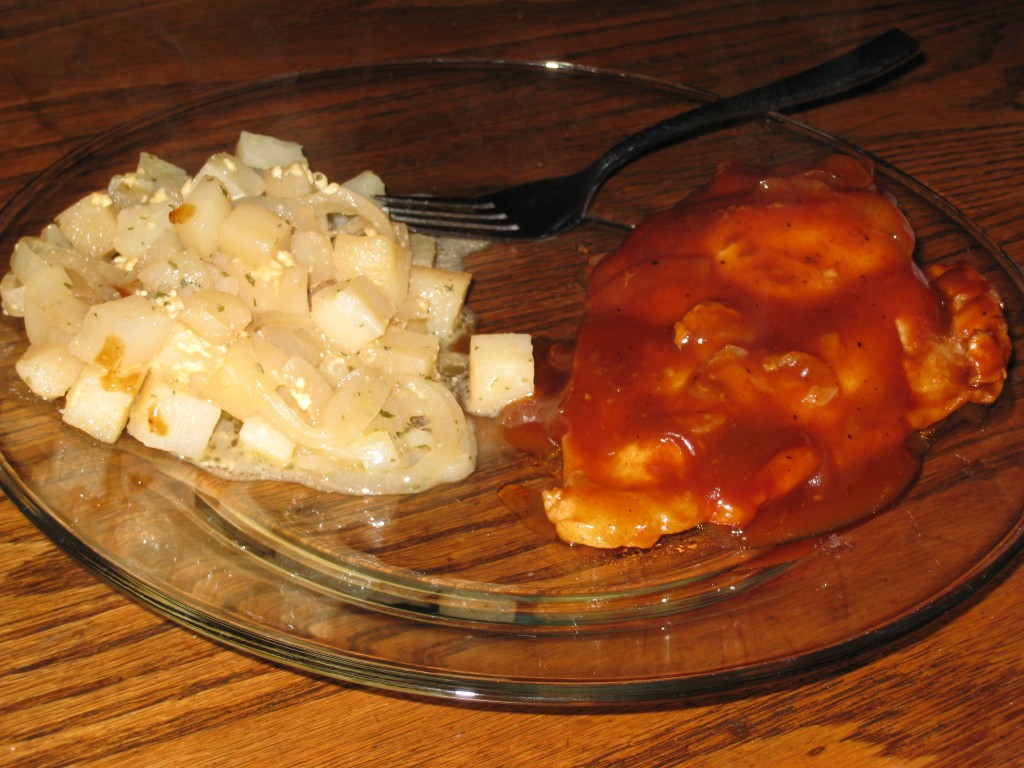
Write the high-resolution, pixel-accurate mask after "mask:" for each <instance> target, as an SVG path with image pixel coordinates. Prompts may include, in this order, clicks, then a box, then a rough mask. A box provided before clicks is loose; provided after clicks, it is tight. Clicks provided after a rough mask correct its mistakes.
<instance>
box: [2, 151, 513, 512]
mask: <svg viewBox="0 0 1024 768" xmlns="http://www.w3.org/2000/svg"><path fill="white" fill-rule="evenodd" d="M381 192H383V184H382V182H381V180H380V179H379V178H378V177H376V176H375V175H374V174H372V173H370V172H364V173H362V174H360V175H358V176H356V177H355V178H352V179H350V180H348V181H346V182H344V183H337V182H333V181H330V180H329V179H328V178H327V177H326V176H325V175H324V174H323V173H320V172H317V171H314V170H313V169H311V168H310V164H309V162H308V160H307V159H306V157H305V156H304V153H303V150H302V147H301V146H300V145H298V144H295V143H293V142H290V141H284V140H281V139H277V138H274V137H269V136H262V135H258V134H253V133H248V132H243V133H242V134H241V136H240V137H239V140H238V144H237V146H236V147H235V148H234V149H233V151H232V152H222V153H218V154H215V155H213V156H212V157H210V158H209V159H208V160H207V161H206V163H205V164H204V165H203V166H202V167H201V168H200V169H199V170H198V171H197V172H196V173H195V174H193V175H191V176H190V175H188V174H187V173H186V172H185V171H184V170H183V169H181V168H179V167H177V166H175V165H173V164H171V163H169V162H167V161H165V160H163V159H160V158H158V157H155V156H153V155H149V154H145V153H144V154H142V155H141V157H140V159H139V163H138V167H137V168H136V169H135V170H134V171H132V172H130V173H124V174H120V175H117V176H114V177H113V178H112V179H111V181H110V184H109V185H108V187H107V189H105V190H100V191H96V192H93V193H91V194H89V195H87V196H86V197H84V198H82V199H81V200H79V201H78V202H76V203H74V204H73V205H71V206H70V207H69V208H68V209H67V210H65V211H63V212H62V213H60V214H59V215H58V216H57V217H56V220H55V221H54V223H52V224H50V225H48V226H47V227H45V229H44V230H43V231H42V232H41V233H40V234H39V235H38V236H35V237H23V238H21V239H20V240H19V241H18V243H17V244H16V246H15V248H14V252H13V254H12V255H11V270H10V272H9V273H8V274H7V275H6V276H5V277H4V278H3V281H2V284H0V292H2V298H3V310H4V312H5V313H6V314H8V315H11V316H15V317H21V318H23V319H24V325H25V332H26V334H27V336H28V341H29V347H28V349H27V351H26V352H25V353H24V355H23V356H22V357H21V358H20V359H19V360H18V361H17V364H16V369H17V372H18V375H19V376H20V377H21V378H22V379H23V380H24V382H25V383H26V384H27V385H28V387H29V388H30V389H31V390H32V392H33V393H35V394H36V395H37V396H39V397H41V398H44V399H46V400H51V401H57V402H58V403H59V404H60V406H61V414H62V418H63V420H64V422H66V423H67V424H68V425H70V426H72V427H75V428H77V429H80V430H82V431H84V432H86V433H88V434H89V435H91V436H92V437H93V438H95V439H96V440H99V441H102V442H104V443H113V442H115V441H117V440H118V439H119V438H120V436H121V434H122V432H127V433H128V435H130V436H131V437H132V438H134V439H136V440H138V441H139V442H141V443H143V444H145V445H147V446H149V447H151V448H155V449H159V450H163V451H167V452H169V453H171V454H174V455H176V456H180V457H182V458H184V459H187V460H189V461H192V462H195V463H197V464H199V465H201V466H203V467H205V468H207V469H209V470H211V471H213V472H215V473H217V474H220V475H222V476H225V477H229V478H256V477H258V478H267V479H275V480H287V481H295V482H300V483H303V484H305V485H308V486H311V487H314V488H318V489H322V490H325V491H334V492H340V493H348V494H384V493H411V492H417V491H422V490H425V489H427V488H431V487H433V486H435V485H437V484H439V483H446V482H453V481H457V480H460V479H462V478H464V477H465V476H467V475H468V474H469V473H470V472H472V471H473V469H474V467H475V462H476V441H475V437H474V432H473V427H472V424H471V423H470V422H469V420H468V419H467V413H466V409H468V410H469V411H470V412H471V413H475V414H480V415H493V414H495V413H497V412H498V411H499V410H500V409H501V407H502V406H504V405H505V404H506V403H508V402H510V401H511V400H514V399H516V398H520V397H525V396H528V395H530V394H531V393H532V386H533V369H532V365H533V360H532V351H531V349H530V346H529V344H528V343H526V344H524V343H523V340H524V338H525V339H526V341H527V342H528V337H523V336H520V335H518V334H493V335H487V334H478V335H475V336H472V338H471V342H470V344H469V348H470V350H471V351H470V352H469V353H466V352H460V351H456V350H455V349H453V348H452V347H453V343H454V342H456V341H457V340H459V339H462V340H463V344H462V345H461V347H462V348H464V347H465V346H466V344H465V343H464V341H465V339H464V337H466V336H467V335H471V334H472V331H473V325H472V315H471V313H469V311H468V309H467V308H466V307H465V305H464V303H465V298H466V292H467V289H468V287H469V284H470V275H469V274H467V273H466V272H464V271H461V270H460V269H458V268H450V267H451V265H450V264H446V263H441V262H438V256H437V247H436V243H435V241H434V240H432V239H430V238H427V237H424V236H419V235H410V233H409V232H408V231H407V230H406V228H405V227H404V226H403V225H398V224H395V223H393V222H391V221H390V220H389V219H388V217H387V216H386V215H385V213H384V212H383V211H382V210H381V209H380V207H379V206H378V205H377V204H376V203H375V202H374V201H373V199H372V197H373V195H375V194H379V193H381ZM471 370H472V371H473V375H472V376H470V371H471ZM460 400H461V404H460Z"/></svg>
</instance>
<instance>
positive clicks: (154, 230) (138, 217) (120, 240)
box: [114, 200, 175, 259]
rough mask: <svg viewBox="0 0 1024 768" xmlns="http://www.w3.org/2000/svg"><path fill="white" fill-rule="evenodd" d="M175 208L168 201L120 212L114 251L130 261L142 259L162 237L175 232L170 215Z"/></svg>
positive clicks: (124, 209) (125, 209)
mask: <svg viewBox="0 0 1024 768" xmlns="http://www.w3.org/2000/svg"><path fill="white" fill-rule="evenodd" d="M174 208H175V205H174V203H173V202H171V201H169V200H166V201H164V202H161V203H148V204H146V205H139V206H135V207H132V208H123V209H121V210H120V211H118V213H117V233H116V234H115V236H114V249H115V250H116V251H117V252H118V253H120V254H121V255H122V256H126V257H128V258H129V259H139V258H141V257H142V255H143V254H144V253H145V252H146V251H147V250H149V248H150V246H152V245H153V243H155V242H156V241H157V240H158V239H159V238H160V236H161V235H163V234H164V233H165V232H168V231H173V225H172V224H171V219H170V214H171V211H173V210H174Z"/></svg>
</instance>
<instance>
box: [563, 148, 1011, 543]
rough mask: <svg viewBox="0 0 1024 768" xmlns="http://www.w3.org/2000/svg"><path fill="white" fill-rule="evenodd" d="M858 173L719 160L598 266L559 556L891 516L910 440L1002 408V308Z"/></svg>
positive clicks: (567, 427) (751, 538)
mask: <svg viewBox="0 0 1024 768" xmlns="http://www.w3.org/2000/svg"><path fill="white" fill-rule="evenodd" d="M914 243H915V239H914V233H913V231H912V230H911V227H910V225H909V223H908V222H907V220H906V219H905V217H904V216H903V214H902V213H901V211H900V209H899V207H898V205H897V202H896V201H895V200H893V199H891V198H890V197H888V196H887V195H885V194H884V193H883V192H881V191H879V190H878V189H877V187H876V185H875V181H874V178H873V174H872V172H871V170H870V169H869V168H866V167H865V166H864V165H863V164H861V163H860V162H859V161H858V160H855V159H853V158H851V157H847V156H830V157H827V158H825V159H822V160H819V161H818V162H815V163H809V162H795V163H791V164H787V165H783V166H781V167H778V168H774V169H770V168H751V167H743V166H740V165H735V164H726V165H724V166H722V167H721V168H720V170H719V171H718V173H717V175H716V176H715V177H714V179H713V180H712V181H711V182H710V184H709V185H708V186H707V187H705V188H704V189H702V190H699V191H698V192H696V193H694V194H693V195H691V196H690V197H689V198H688V199H687V200H685V201H684V202H683V203H682V204H680V205H679V206H677V207H676V208H674V209H671V210H668V211H665V212H662V213H657V214H655V215H653V216H651V217H650V218H649V219H648V220H647V221H646V222H645V223H644V224H642V225H641V226H640V227H639V228H638V229H637V231H636V232H635V233H634V234H633V235H632V236H631V237H630V238H629V240H628V241H627V242H626V243H625V244H624V245H623V246H622V247H621V249H619V250H618V251H617V252H616V253H614V254H612V255H610V256H608V257H607V258H605V259H604V260H602V261H601V262H599V263H598V265H597V266H596V268H595V270H594V272H593V274H592V276H591V279H590V282H589V286H588V294H587V300H586V314H585V319H584V321H583V325H582V327H581V329H580V331H579V335H578V339H577V341H576V348H575V353H574V358H573V362H572V367H571V372H570V376H569V381H568V385H567V388H566V391H565V395H564V399H563V400H562V401H561V405H560V407H559V409H558V410H557V414H556V415H555V416H554V417H553V418H550V419H549V420H548V421H549V430H550V431H552V432H553V433H554V434H556V435H558V436H560V440H561V449H562V463H563V467H562V481H561V485H560V486H559V487H557V488H554V489H552V490H549V491H547V492H545V493H544V505H545V510H546V512H547V515H548V517H549V518H550V520H551V521H552V522H553V523H554V524H555V525H556V527H557V530H558V533H559V535H560V536H561V537H562V538H563V539H564V540H566V541H571V542H579V543H583V544H589V545H592V546H596V547H622V546H629V547H650V546H652V545H653V544H654V543H655V542H656V541H657V540H658V539H659V538H660V537H661V536H663V535H665V534H670V533H676V532H679V531H685V530H688V529H690V528H693V527H695V526H697V525H701V524H705V523H706V524H710V525H709V528H711V529H712V530H713V531H714V530H715V528H716V527H719V528H718V530H719V532H720V533H722V534H723V536H722V537H721V538H722V540H723V541H726V542H732V543H734V544H741V545H754V546H758V545H765V544H772V543H777V542H779V541H784V540H786V539H791V538H795V537H798V536H805V535H810V534H815V533H821V532H824V531H826V530H829V529H833V528H836V527H838V526H840V525H842V524H845V523H848V522H851V521H853V520H856V519H859V518H861V517H864V516H865V515H867V514H869V513H871V512H872V511H875V510H877V509H879V508H881V507H883V506H885V505H887V504H888V503H890V502H891V501H892V500H893V499H894V498H895V497H896V496H897V495H898V494H899V493H900V492H901V491H902V490H903V489H904V488H905V487H906V486H907V484H908V483H910V482H911V480H912V479H913V477H914V476H915V474H916V473H917V471H918V468H919V464H920V449H919V448H918V447H917V446H916V445H915V440H914V437H915V436H916V435H918V434H919V433H920V431H921V430H924V429H926V428H928V427H929V426H931V425H933V424H935V423H936V422H938V421H940V420H942V419H944V418H945V417H946V416H948V415H949V414H950V413H952V412H953V411H954V410H956V409H957V408H959V407H960V406H961V405H963V404H965V403H969V402H975V403H991V402H993V401H994V400H995V399H996V398H997V397H998V396H999V394H1000V392H1001V390H1002V387H1003V382H1004V380H1005V377H1006V366H1007V362H1008V359H1009V355H1010V342H1009V338H1008V335H1007V324H1006V320H1005V317H1004V313H1003V308H1002V305H1001V302H1000V299H999V297H998V296H997V295H996V294H995V292H994V291H993V290H992V288H990V286H989V285H988V283H987V282H986V280H985V279H984V278H983V277H982V276H981V275H980V274H979V273H978V272H976V271H975V270H974V269H973V268H971V267H970V266H968V265H967V264H962V263H961V264H956V265H954V266H943V267H934V268H930V269H928V270H927V271H926V272H924V273H922V271H921V270H920V269H919V268H918V267H917V266H916V265H915V263H914V261H913V253H914Z"/></svg>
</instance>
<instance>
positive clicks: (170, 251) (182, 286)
mask: <svg viewBox="0 0 1024 768" xmlns="http://www.w3.org/2000/svg"><path fill="white" fill-rule="evenodd" d="M135 274H136V275H137V276H138V278H139V281H140V282H141V283H142V285H143V286H145V288H146V290H147V291H149V292H150V294H151V295H154V296H155V295H157V294H161V293H166V294H170V293H177V292H178V291H182V290H186V289H203V288H209V287H210V286H212V285H213V283H214V280H215V278H214V275H213V273H212V271H211V270H210V268H209V266H208V265H207V263H206V262H205V261H203V259H201V258H199V254H197V253H196V252H195V251H193V250H191V249H188V250H186V249H184V248H183V247H182V245H181V242H180V241H179V240H178V237H177V235H176V234H175V233H174V232H173V231H171V232H168V233H166V236H164V237H160V238H159V239H158V240H157V242H156V243H154V244H153V247H151V248H150V249H149V250H148V251H147V252H146V255H145V256H144V257H143V259H142V261H140V262H139V263H138V264H137V265H136V267H135Z"/></svg>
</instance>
